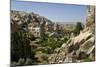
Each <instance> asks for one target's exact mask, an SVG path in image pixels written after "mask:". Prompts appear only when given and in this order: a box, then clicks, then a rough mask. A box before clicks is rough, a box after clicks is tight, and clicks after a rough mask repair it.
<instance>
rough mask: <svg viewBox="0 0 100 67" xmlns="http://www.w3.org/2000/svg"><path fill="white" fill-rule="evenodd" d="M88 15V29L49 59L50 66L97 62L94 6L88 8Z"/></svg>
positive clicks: (57, 50)
mask: <svg viewBox="0 0 100 67" xmlns="http://www.w3.org/2000/svg"><path fill="white" fill-rule="evenodd" d="M89 10H91V11H90V12H89ZM88 14H89V15H88V18H87V20H88V21H87V23H86V28H85V29H84V30H83V31H81V32H80V34H79V35H78V36H76V37H73V38H70V39H69V40H68V41H67V42H66V43H64V44H63V45H62V47H60V48H58V49H56V50H55V51H54V53H53V54H52V55H51V56H50V57H49V58H48V60H49V63H50V64H55V63H69V62H84V61H94V60H95V31H94V30H95V27H94V25H95V21H94V20H95V15H94V14H95V11H94V6H88ZM90 23H91V24H90Z"/></svg>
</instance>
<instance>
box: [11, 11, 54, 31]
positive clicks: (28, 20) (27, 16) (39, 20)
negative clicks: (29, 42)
mask: <svg viewBox="0 0 100 67" xmlns="http://www.w3.org/2000/svg"><path fill="white" fill-rule="evenodd" d="M53 24H54V23H53V22H52V21H51V20H48V19H47V18H45V17H43V16H40V15H38V14H35V13H33V12H24V11H14V10H11V32H16V31H19V30H25V31H31V32H32V29H34V28H39V27H43V28H44V29H45V30H46V29H51V30H46V31H49V32H51V31H52V30H53V29H52V28H53ZM41 29H42V28H41Z"/></svg>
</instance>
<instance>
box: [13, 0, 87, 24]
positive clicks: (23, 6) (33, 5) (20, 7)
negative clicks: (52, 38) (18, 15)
mask: <svg viewBox="0 0 100 67" xmlns="http://www.w3.org/2000/svg"><path fill="white" fill-rule="evenodd" d="M11 10H17V11H26V12H34V13H36V14H39V15H41V16H44V17H46V18H48V19H50V20H52V21H54V22H64V23H66V22H82V23H85V22H86V16H87V6H86V5H74V4H58V3H43V2H33V1H32V2H31V1H27V2H26V1H16V0H11Z"/></svg>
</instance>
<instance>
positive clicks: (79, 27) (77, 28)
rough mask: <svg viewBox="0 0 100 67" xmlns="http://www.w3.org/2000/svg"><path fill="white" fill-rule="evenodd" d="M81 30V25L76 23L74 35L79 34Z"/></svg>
mask: <svg viewBox="0 0 100 67" xmlns="http://www.w3.org/2000/svg"><path fill="white" fill-rule="evenodd" d="M81 30H83V27H82V23H81V22H77V24H76V26H75V29H74V34H75V35H76V36H77V35H78V34H80V31H81Z"/></svg>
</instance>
